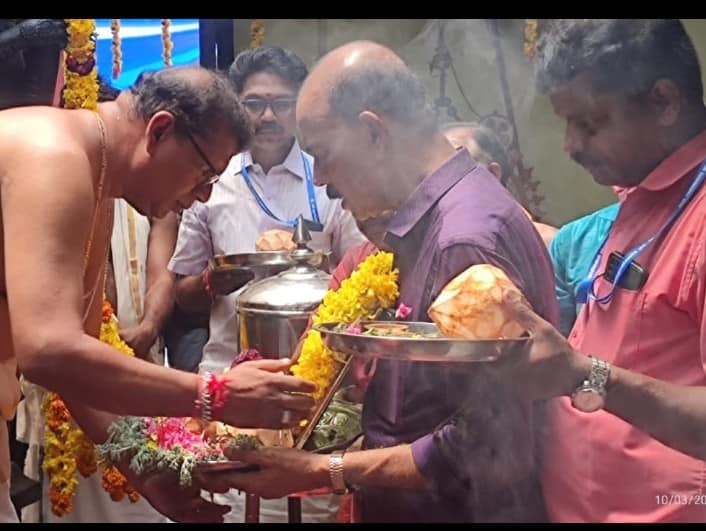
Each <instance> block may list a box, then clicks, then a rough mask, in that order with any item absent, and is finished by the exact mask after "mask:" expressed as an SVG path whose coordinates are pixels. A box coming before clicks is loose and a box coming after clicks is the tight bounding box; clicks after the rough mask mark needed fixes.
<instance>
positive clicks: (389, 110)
mask: <svg viewBox="0 0 706 531" xmlns="http://www.w3.org/2000/svg"><path fill="white" fill-rule="evenodd" d="M329 103H330V105H331V109H332V110H333V111H334V112H336V113H337V114H339V115H340V116H342V117H343V118H344V119H345V120H348V121H352V120H354V119H355V118H356V117H357V116H358V115H359V114H360V113H361V112H363V111H372V112H374V113H376V114H380V115H385V116H388V117H390V118H391V119H393V120H395V121H396V122H399V123H401V124H404V125H408V126H411V127H414V128H420V129H425V130H426V129H428V128H432V127H436V120H435V117H434V114H433V112H432V110H431V108H430V106H429V104H428V101H427V96H426V91H425V90H424V86H423V85H422V83H421V81H420V80H419V78H418V77H417V76H416V75H414V74H413V73H412V71H411V70H409V69H408V68H406V67H399V66H381V65H374V66H373V65H371V66H369V67H365V68H360V69H357V70H356V71H354V72H350V73H348V74H346V75H343V76H342V77H341V78H340V79H339V80H338V81H337V82H336V83H334V85H333V86H332V87H331V91H330V93H329Z"/></svg>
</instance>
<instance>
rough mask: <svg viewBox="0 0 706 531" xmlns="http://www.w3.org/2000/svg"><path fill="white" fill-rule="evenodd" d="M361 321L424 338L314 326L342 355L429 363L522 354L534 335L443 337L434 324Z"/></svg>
mask: <svg viewBox="0 0 706 531" xmlns="http://www.w3.org/2000/svg"><path fill="white" fill-rule="evenodd" d="M358 324H359V325H360V326H362V328H363V330H366V329H370V328H378V329H383V328H391V327H392V328H398V329H399V330H400V331H402V332H411V333H416V334H422V335H423V336H425V337H404V336H389V335H379V336H372V335H366V334H354V333H349V332H345V331H337V330H336V328H337V327H338V326H339V324H338V323H323V324H319V325H317V326H314V329H315V330H318V331H319V332H320V333H321V336H322V338H323V340H324V343H325V344H326V346H327V347H328V348H330V349H331V350H334V351H336V352H340V353H342V354H346V355H349V356H359V357H364V358H384V359H392V360H401V361H423V362H429V363H478V362H491V361H496V360H498V359H500V358H502V357H504V356H508V355H513V356H516V355H520V354H522V353H523V352H526V351H527V350H528V349H529V348H530V345H531V343H532V337H531V336H529V335H528V336H524V337H520V338H513V339H479V340H467V339H453V338H448V337H443V336H442V335H441V332H440V331H439V329H438V328H437V327H436V325H435V324H433V323H421V322H409V323H408V322H404V323H402V322H390V321H361V322H360V323H358ZM402 328H404V330H402ZM429 336H432V337H429ZM434 336H435V337H434Z"/></svg>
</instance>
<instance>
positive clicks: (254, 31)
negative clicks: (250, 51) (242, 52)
mask: <svg viewBox="0 0 706 531" xmlns="http://www.w3.org/2000/svg"><path fill="white" fill-rule="evenodd" d="M264 40H265V21H264V20H262V19H261V18H256V19H253V21H252V22H251V23H250V48H259V47H260V46H262V43H263V42H264Z"/></svg>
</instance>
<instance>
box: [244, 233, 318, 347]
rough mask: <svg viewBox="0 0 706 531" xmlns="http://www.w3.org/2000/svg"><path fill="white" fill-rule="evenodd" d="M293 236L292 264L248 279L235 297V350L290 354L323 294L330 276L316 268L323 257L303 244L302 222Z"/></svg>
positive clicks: (308, 237) (305, 243) (306, 238)
mask: <svg viewBox="0 0 706 531" xmlns="http://www.w3.org/2000/svg"><path fill="white" fill-rule="evenodd" d="M293 239H294V241H295V243H296V244H297V249H296V250H295V251H292V252H291V253H289V259H290V260H291V261H292V262H293V263H294V264H295V265H294V266H293V267H290V268H289V269H287V270H285V271H282V272H281V273H279V274H277V275H275V276H271V277H268V278H265V279H262V280H257V281H254V282H252V283H251V284H249V285H248V286H247V287H246V288H245V289H244V290H243V292H242V293H240V295H239V296H238V300H237V313H238V327H239V332H238V347H239V349H238V350H239V351H243V350H245V349H251V348H252V349H256V350H257V351H258V352H259V353H260V354H262V356H264V357H266V358H273V359H276V358H286V357H291V356H292V355H293V354H294V351H295V348H296V346H297V343H298V341H299V338H300V337H301V335H302V334H303V332H304V330H305V329H306V325H307V322H308V321H309V318H310V317H311V314H312V313H313V312H314V310H316V308H317V307H318V306H319V304H321V301H322V300H323V298H324V295H325V294H326V291H327V289H328V283H329V280H330V278H331V276H330V275H329V274H328V273H325V272H323V271H321V270H320V269H318V268H317V266H320V265H321V264H323V263H325V262H326V260H324V259H322V258H323V257H324V255H323V254H322V253H317V252H314V251H312V250H311V249H309V248H308V247H307V242H308V241H310V240H311V237H310V235H309V232H308V231H307V229H306V227H305V226H304V224H303V223H301V222H300V223H299V224H298V226H297V229H296V230H295V233H294V237H293Z"/></svg>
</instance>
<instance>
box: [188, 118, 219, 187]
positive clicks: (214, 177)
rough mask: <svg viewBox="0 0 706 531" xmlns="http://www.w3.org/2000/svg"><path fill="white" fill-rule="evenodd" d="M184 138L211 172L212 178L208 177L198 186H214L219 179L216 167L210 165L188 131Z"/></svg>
mask: <svg viewBox="0 0 706 531" xmlns="http://www.w3.org/2000/svg"><path fill="white" fill-rule="evenodd" d="M186 137H187V138H188V139H189V141H190V142H191V145H192V146H194V149H195V150H196V153H198V154H199V157H201V160H202V161H203V163H204V164H205V165H206V166H207V167H208V170H209V171H210V172H213V174H212V176H211V177H209V178H208V179H206V180H204V182H202V183H201V184H200V185H199V186H211V185H214V184H216V183H217V182H218V179H220V178H221V174H220V173H219V171H218V170H217V169H216V167H215V166H214V165H213V164H212V163H211V161H210V160H208V157H207V156H206V153H204V152H203V150H202V149H201V147H200V146H199V145H198V144H197V143H196V139H195V138H194V137H193V135H192V134H191V133H190V132H189V131H188V129H187V130H186Z"/></svg>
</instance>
